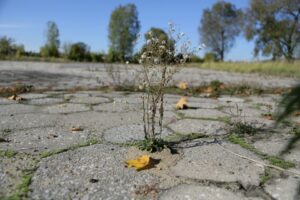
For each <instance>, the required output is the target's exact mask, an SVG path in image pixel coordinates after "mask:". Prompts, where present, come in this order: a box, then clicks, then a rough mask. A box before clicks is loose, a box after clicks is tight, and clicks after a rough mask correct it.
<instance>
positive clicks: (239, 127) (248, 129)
mask: <svg viewBox="0 0 300 200" xmlns="http://www.w3.org/2000/svg"><path fill="white" fill-rule="evenodd" d="M257 131H259V129H258V128H256V127H255V126H253V125H252V124H250V123H247V122H241V121H239V122H236V123H234V124H233V126H232V128H231V129H230V132H231V133H235V134H237V135H246V134H247V135H254V134H256V133H257Z"/></svg>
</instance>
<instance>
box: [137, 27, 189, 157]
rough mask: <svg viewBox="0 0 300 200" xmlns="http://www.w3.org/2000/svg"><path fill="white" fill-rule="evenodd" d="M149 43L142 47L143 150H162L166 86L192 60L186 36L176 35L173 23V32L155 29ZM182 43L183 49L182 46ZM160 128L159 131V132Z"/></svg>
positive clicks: (150, 35) (148, 35) (147, 38)
mask: <svg viewBox="0 0 300 200" xmlns="http://www.w3.org/2000/svg"><path fill="white" fill-rule="evenodd" d="M145 39H146V44H145V45H144V46H143V48H142V53H141V57H140V60H139V62H140V63H141V64H142V66H143V72H142V74H143V77H142V79H143V81H142V85H141V86H140V88H143V90H144V94H143V95H142V103H143V122H144V134H145V140H144V142H143V143H142V144H143V145H141V146H140V148H143V149H145V150H150V151H153V150H161V149H162V148H163V147H164V145H163V142H162V140H161V139H160V137H161V133H162V128H163V118H164V92H165V87H166V86H167V84H168V83H169V81H170V80H171V78H172V76H173V75H174V73H176V72H177V71H178V70H179V66H181V65H183V64H184V63H185V62H186V61H187V60H188V58H189V50H190V48H189V46H190V42H189V41H186V40H185V37H184V33H178V34H177V33H175V28H174V25H173V24H172V23H169V33H168V34H167V33H165V32H164V31H163V30H161V29H156V28H152V29H150V31H149V32H147V33H146V34H145ZM178 44H180V46H178ZM157 129H158V130H157Z"/></svg>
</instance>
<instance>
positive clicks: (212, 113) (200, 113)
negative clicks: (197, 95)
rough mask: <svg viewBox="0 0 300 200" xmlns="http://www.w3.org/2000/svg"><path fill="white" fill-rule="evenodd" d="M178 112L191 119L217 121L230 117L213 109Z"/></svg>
mask: <svg viewBox="0 0 300 200" xmlns="http://www.w3.org/2000/svg"><path fill="white" fill-rule="evenodd" d="M178 112H179V113H182V114H183V115H184V117H192V118H211V119H219V118H224V117H229V116H230V115H229V114H227V113H224V112H221V111H219V110H215V109H187V110H180V111H178Z"/></svg>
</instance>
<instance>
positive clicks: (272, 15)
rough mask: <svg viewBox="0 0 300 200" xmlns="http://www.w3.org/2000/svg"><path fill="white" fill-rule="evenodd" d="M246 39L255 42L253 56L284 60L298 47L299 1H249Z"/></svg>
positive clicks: (299, 32)
mask: <svg viewBox="0 0 300 200" xmlns="http://www.w3.org/2000/svg"><path fill="white" fill-rule="evenodd" d="M246 22H247V23H246V27H245V32H246V38H247V39H248V40H253V39H254V40H255V49H254V52H255V54H256V55H258V54H259V53H260V52H261V53H262V54H263V55H267V56H269V55H271V56H272V58H273V59H274V60H275V59H278V58H280V57H282V56H284V57H285V58H286V59H287V60H292V59H294V57H295V55H294V54H295V51H296V49H297V47H298V46H299V44H300V0H251V5H250V8H249V10H248V13H247V21H246Z"/></svg>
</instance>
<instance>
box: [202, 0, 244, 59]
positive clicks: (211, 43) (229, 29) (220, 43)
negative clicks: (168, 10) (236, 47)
mask: <svg viewBox="0 0 300 200" xmlns="http://www.w3.org/2000/svg"><path fill="white" fill-rule="evenodd" d="M242 19H243V13H242V11H241V10H240V9H237V8H236V7H235V6H234V5H233V4H231V3H227V2H224V1H222V2H218V3H216V4H214V5H213V7H212V9H205V10H204V11H203V14H202V19H201V23H200V26H199V28H198V30H199V33H200V35H201V41H202V42H203V43H204V44H205V45H206V46H207V47H208V48H210V50H211V51H213V52H214V53H216V54H217V55H218V59H219V60H222V61H223V60H224V56H225V53H226V52H228V51H229V50H230V49H231V48H232V47H233V44H234V40H235V38H236V36H238V35H239V33H240V31H241V26H240V23H241V21H242Z"/></svg>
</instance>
